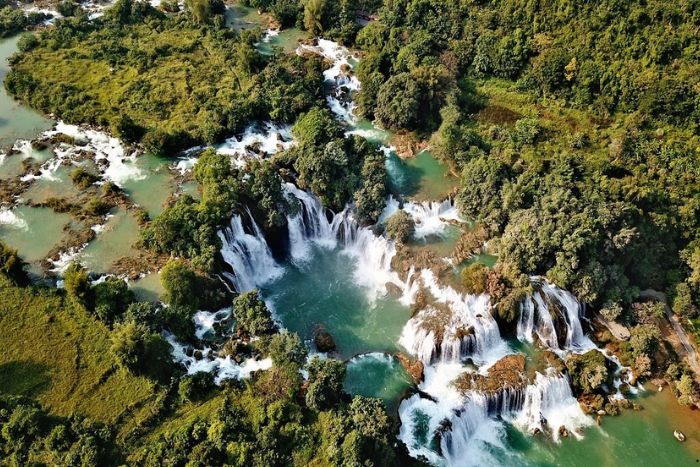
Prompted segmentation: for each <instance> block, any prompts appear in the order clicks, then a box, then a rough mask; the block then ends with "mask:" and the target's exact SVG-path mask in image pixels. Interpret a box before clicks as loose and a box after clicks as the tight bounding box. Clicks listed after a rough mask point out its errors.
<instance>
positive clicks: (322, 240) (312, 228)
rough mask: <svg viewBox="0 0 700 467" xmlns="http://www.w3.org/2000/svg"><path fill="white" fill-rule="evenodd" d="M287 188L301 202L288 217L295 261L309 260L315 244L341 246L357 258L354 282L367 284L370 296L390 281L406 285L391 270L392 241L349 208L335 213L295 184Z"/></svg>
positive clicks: (291, 247) (292, 253) (375, 295)
mask: <svg viewBox="0 0 700 467" xmlns="http://www.w3.org/2000/svg"><path fill="white" fill-rule="evenodd" d="M285 190H286V193H287V195H288V196H291V197H293V198H295V199H296V200H297V201H298V202H299V212H297V213H296V214H294V215H290V216H288V217H287V222H288V224H289V243H290V254H291V257H292V259H293V260H294V261H296V262H305V261H307V260H308V259H309V255H310V252H311V250H310V247H311V245H312V244H317V245H319V246H321V247H322V248H327V249H333V248H335V247H337V246H339V247H341V248H342V251H343V253H345V254H347V255H348V256H350V257H352V258H354V259H355V260H356V261H357V264H356V267H355V273H354V279H355V282H356V283H357V284H358V285H360V286H362V287H366V288H368V289H369V291H370V294H371V296H374V297H377V296H380V295H382V294H383V293H384V292H385V291H386V283H387V282H392V283H394V284H397V285H399V286H403V283H402V282H401V281H400V280H399V278H398V275H397V274H396V273H395V272H393V271H392V270H391V260H392V258H393V257H394V255H395V254H396V249H395V247H394V244H393V243H392V242H390V241H388V240H387V239H385V238H384V237H381V236H377V235H375V234H374V232H372V230H371V229H370V228H368V227H362V226H361V225H360V224H359V223H358V222H357V221H356V220H355V219H354V218H353V214H352V211H351V210H350V209H347V208H346V209H345V210H343V211H342V212H340V213H338V214H335V215H333V214H332V213H331V212H330V211H329V210H327V209H326V208H324V207H323V206H322V205H321V202H320V201H319V200H318V198H316V197H315V196H313V195H312V194H310V193H308V192H306V191H304V190H300V189H299V188H297V187H296V186H294V185H293V184H291V183H287V184H286V185H285Z"/></svg>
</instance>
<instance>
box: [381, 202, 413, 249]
mask: <svg viewBox="0 0 700 467" xmlns="http://www.w3.org/2000/svg"><path fill="white" fill-rule="evenodd" d="M415 229H416V223H415V221H414V220H413V218H412V217H411V216H410V214H408V213H407V212H406V211H404V210H399V211H396V212H395V213H394V214H392V215H391V217H390V218H389V220H387V222H386V234H387V236H388V237H389V238H390V239H392V240H394V241H395V242H397V243H406V242H407V241H409V240H410V239H411V237H412V236H413V233H414V231H415Z"/></svg>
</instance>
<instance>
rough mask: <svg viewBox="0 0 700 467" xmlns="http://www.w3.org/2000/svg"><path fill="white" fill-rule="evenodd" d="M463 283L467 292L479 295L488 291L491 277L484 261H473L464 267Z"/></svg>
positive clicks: (462, 273)
mask: <svg viewBox="0 0 700 467" xmlns="http://www.w3.org/2000/svg"><path fill="white" fill-rule="evenodd" d="M460 276H461V278H462V285H464V288H465V290H466V292H467V293H470V294H473V295H479V294H482V293H485V292H486V289H487V282H488V278H489V273H488V268H487V267H486V265H484V264H482V263H473V264H470V265H469V266H467V267H466V268H464V269H462V272H461V274H460Z"/></svg>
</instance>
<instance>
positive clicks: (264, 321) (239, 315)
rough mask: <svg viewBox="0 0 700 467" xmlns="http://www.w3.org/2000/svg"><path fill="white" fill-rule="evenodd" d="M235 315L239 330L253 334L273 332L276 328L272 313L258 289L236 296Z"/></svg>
mask: <svg viewBox="0 0 700 467" xmlns="http://www.w3.org/2000/svg"><path fill="white" fill-rule="evenodd" d="M233 317H234V319H235V320H236V327H237V329H238V331H239V332H244V333H247V334H250V335H251V336H261V335H264V334H271V333H273V332H274V331H275V330H276V326H275V322H274V321H273V320H272V313H270V310H269V309H268V308H267V305H266V304H265V302H264V301H263V300H262V299H261V298H260V294H259V293H258V291H257V290H251V291H250V292H246V293H244V294H241V295H239V296H238V297H236V299H235V300H234V301H233Z"/></svg>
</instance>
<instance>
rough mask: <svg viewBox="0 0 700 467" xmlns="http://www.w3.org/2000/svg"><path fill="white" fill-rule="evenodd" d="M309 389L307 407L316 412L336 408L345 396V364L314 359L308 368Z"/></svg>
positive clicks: (330, 360) (331, 360)
mask: <svg viewBox="0 0 700 467" xmlns="http://www.w3.org/2000/svg"><path fill="white" fill-rule="evenodd" d="M307 371H308V372H309V377H308V380H309V387H308V389H307V391H306V405H307V406H309V407H311V408H314V409H316V410H327V409H330V408H332V407H335V406H336V405H337V404H338V403H339V402H340V400H341V397H342V395H343V381H344V380H345V372H346V368H345V364H344V363H343V362H341V361H338V360H333V359H328V360H322V359H320V358H319V357H314V358H313V359H312V360H311V363H309V365H308V367H307Z"/></svg>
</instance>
